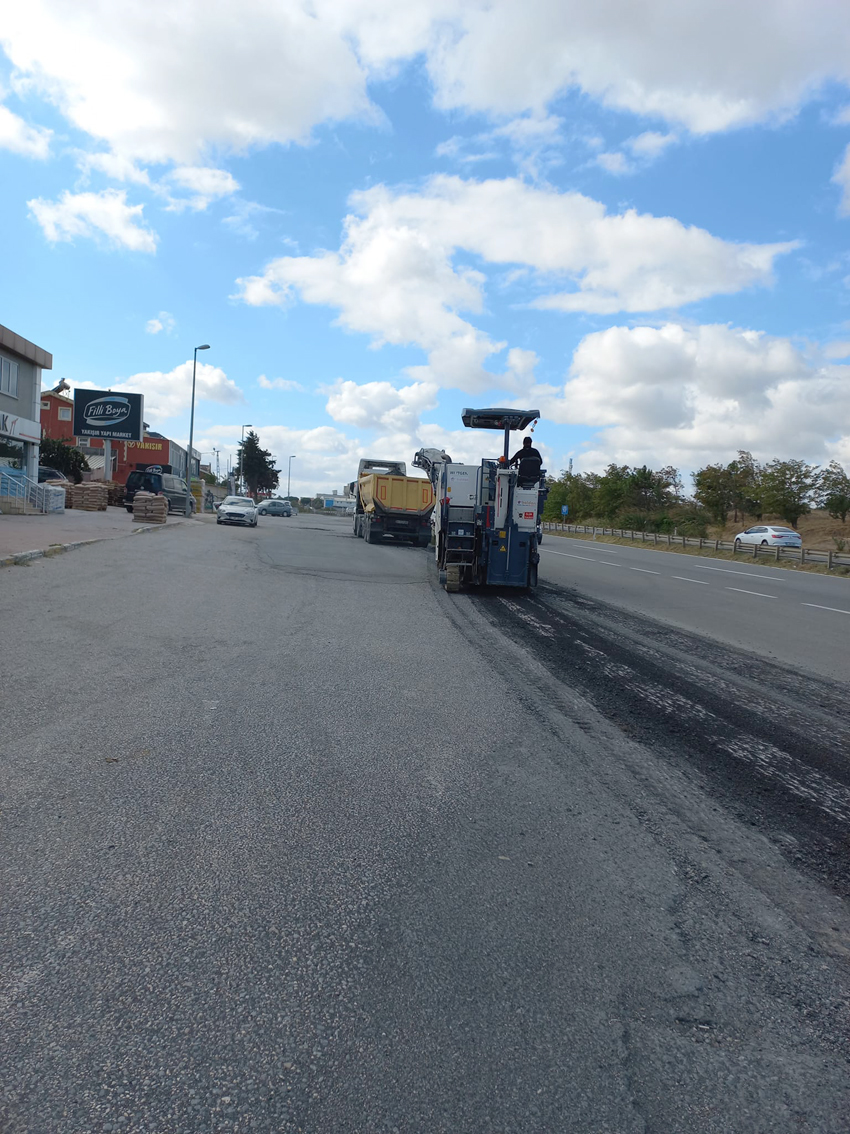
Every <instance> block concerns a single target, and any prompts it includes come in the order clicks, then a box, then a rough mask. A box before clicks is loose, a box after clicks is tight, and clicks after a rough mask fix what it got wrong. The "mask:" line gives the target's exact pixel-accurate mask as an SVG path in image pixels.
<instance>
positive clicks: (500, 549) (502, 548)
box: [499, 544, 508, 551]
mask: <svg viewBox="0 0 850 1134" xmlns="http://www.w3.org/2000/svg"><path fill="white" fill-rule="evenodd" d="M507 550H508V549H507V548H506V547H505V545H504V544H502V546H501V547H500V548H499V551H507Z"/></svg>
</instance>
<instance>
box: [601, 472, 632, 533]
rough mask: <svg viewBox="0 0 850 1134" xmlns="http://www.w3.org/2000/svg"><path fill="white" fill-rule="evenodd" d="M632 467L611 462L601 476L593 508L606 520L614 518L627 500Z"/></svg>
mask: <svg viewBox="0 0 850 1134" xmlns="http://www.w3.org/2000/svg"><path fill="white" fill-rule="evenodd" d="M630 476H631V469H630V468H629V466H628V465H614V464H611V465H609V466H608V468H607V469H606V470H605V472H604V474H603V475H602V476H601V477H600V478H599V483H598V484H597V486H596V491H595V492H594V494H593V508H594V511H595V512H596V514H597V515H599V516H601V517H602V518H603V519H605V520H613V519H614V517H615V516H616V515H617V513H618V512H619V511H620V510H621V509H622V507H623V505H624V504H625V502H626V497H627V495H628V492H629V479H630Z"/></svg>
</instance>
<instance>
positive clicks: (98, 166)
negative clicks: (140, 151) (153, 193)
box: [78, 153, 151, 185]
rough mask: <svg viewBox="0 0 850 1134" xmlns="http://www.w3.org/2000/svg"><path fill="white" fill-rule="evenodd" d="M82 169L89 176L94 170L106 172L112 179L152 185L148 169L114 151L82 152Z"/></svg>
mask: <svg viewBox="0 0 850 1134" xmlns="http://www.w3.org/2000/svg"><path fill="white" fill-rule="evenodd" d="M78 160H79V166H80V169H81V170H82V171H83V173H84V174H85V175H86V176H88V175H89V174H90V173H91V172H92V170H96V171H97V172H98V173H103V174H105V175H106V176H107V177H108V178H110V180H112V181H131V182H134V183H135V184H136V185H150V183H151V179H150V176H149V174H148V172H147V170H146V169H141V168H140V167H139V166H138V165H136V163H135V162H134V161H130V159H129V158H126V157H121V155H120V154H112V153H81V154H79V157H78Z"/></svg>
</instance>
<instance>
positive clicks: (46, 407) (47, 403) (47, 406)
mask: <svg viewBox="0 0 850 1134" xmlns="http://www.w3.org/2000/svg"><path fill="white" fill-rule="evenodd" d="M41 408H42V409H50V402H48V401H43V402H42V403H41Z"/></svg>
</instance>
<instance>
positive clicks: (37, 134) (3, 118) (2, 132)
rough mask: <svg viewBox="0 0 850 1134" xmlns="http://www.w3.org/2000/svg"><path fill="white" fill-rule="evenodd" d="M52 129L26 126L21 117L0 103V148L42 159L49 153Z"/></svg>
mask: <svg viewBox="0 0 850 1134" xmlns="http://www.w3.org/2000/svg"><path fill="white" fill-rule="evenodd" d="M52 136H53V131H52V130H46V129H45V128H44V127H43V126H28V125H27V123H26V122H24V120H23V118H19V117H18V115H17V114H13V113H12V111H11V110H9V108H8V107H7V106H2V105H0V150H10V151H11V152H12V153H13V154H21V155H22V156H23V157H30V158H41V159H44V158H46V157H48V156H49V154H50V139H51V137H52Z"/></svg>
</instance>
